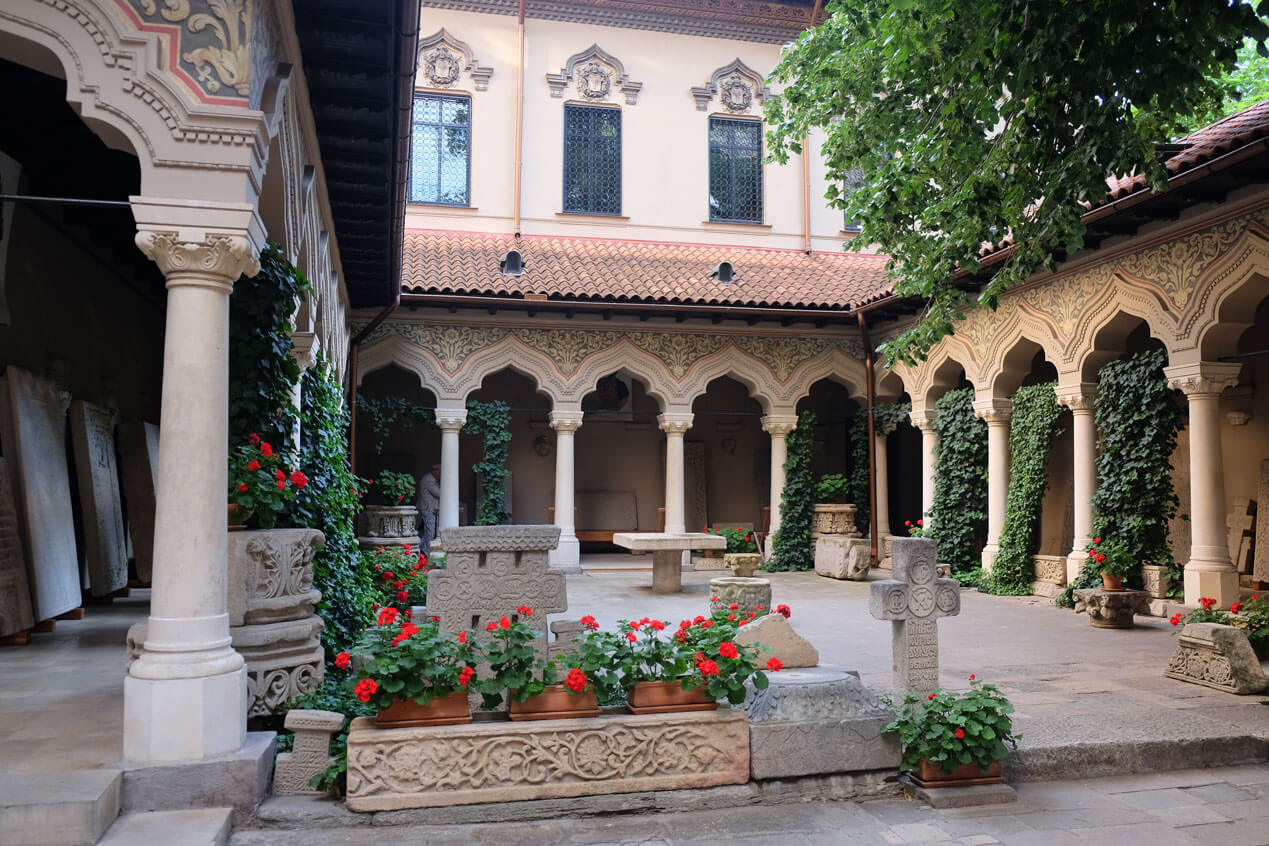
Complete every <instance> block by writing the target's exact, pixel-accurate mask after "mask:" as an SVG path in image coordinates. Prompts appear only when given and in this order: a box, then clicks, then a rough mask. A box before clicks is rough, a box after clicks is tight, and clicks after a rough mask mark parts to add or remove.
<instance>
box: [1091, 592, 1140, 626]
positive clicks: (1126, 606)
mask: <svg viewBox="0 0 1269 846" xmlns="http://www.w3.org/2000/svg"><path fill="white" fill-rule="evenodd" d="M1149 609H1150V594H1149V592H1147V591H1144V590H1102V589H1101V588H1087V589H1085V590H1077V591H1075V611H1076V612H1077V613H1078V612H1080V611H1087V612H1088V618H1089V620H1090V622H1092V624H1093V627H1094V628H1098V629H1131V628H1132V617H1133V615H1134V614H1145V613H1146V612H1147V611H1148V610H1149Z"/></svg>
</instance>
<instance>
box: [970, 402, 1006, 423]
mask: <svg viewBox="0 0 1269 846" xmlns="http://www.w3.org/2000/svg"><path fill="white" fill-rule="evenodd" d="M974 414H976V415H977V416H979V417H981V418H982V419H983V420H986V421H987V425H988V426H1003V425H1004V424H1006V423H1008V422H1009V421H1010V420H1012V419H1013V403H1012V402H1010V401H1009V400H1007V399H990V400H979V401H977V402H975V403H974Z"/></svg>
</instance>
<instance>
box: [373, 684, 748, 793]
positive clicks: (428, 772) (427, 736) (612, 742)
mask: <svg viewBox="0 0 1269 846" xmlns="http://www.w3.org/2000/svg"><path fill="white" fill-rule="evenodd" d="M670 716H672V719H667V716H666V715H665V714H644V715H642V716H639V715H634V714H628V715H627V714H619V715H604V716H600V717H589V718H585V719H571V720H536V721H529V722H518V723H512V722H477V723H471V724H469V725H464V726H431V727H421V728H396V729H380V728H376V727H375V723H374V720H372V719H370V718H365V717H361V718H358V719H356V720H354V721H353V724H352V729H351V730H350V732H349V735H348V808H349V810H352V811H390V810H398V809H402V808H432V807H438V806H447V805H470V804H475V803H479V802H513V801H520V800H528V799H556V798H566V797H572V796H591V795H595V794H600V793H633V792H638V791H644V790H679V789H685V788H698V787H714V786H716V785H721V784H744V783H745V782H746V781H748V780H749V725H748V720H747V718H746V716H745V713H744V712H743V711H733V710H731V709H727V708H720V709H719V710H717V711H697V712H689V713H682V714H673V715H670Z"/></svg>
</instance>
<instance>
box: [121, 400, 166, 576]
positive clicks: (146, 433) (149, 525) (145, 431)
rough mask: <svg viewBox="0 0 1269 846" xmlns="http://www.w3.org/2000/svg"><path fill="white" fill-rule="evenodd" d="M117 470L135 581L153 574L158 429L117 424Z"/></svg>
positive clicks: (138, 424)
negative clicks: (118, 471)
mask: <svg viewBox="0 0 1269 846" xmlns="http://www.w3.org/2000/svg"><path fill="white" fill-rule="evenodd" d="M119 465H120V466H119V469H120V476H121V477H122V480H123V496H124V500H125V501H126V502H127V503H128V534H129V535H130V536H131V538H132V560H133V561H134V562H135V563H136V567H137V578H138V579H140V580H141V581H142V582H145V583H149V581H150V579H151V578H152V576H153V574H154V495H155V491H157V490H158V487H159V427H158V426H155V425H154V424H153V423H120V424H119Z"/></svg>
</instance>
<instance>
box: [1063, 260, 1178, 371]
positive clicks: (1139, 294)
mask: <svg viewBox="0 0 1269 846" xmlns="http://www.w3.org/2000/svg"><path fill="white" fill-rule="evenodd" d="M1110 279H1111V284H1109V285H1106V286H1105V287H1103V288H1102V289H1101V290H1099V291H1098V292H1097V293H1096V294H1095V295H1094V297H1093V299H1092V300H1091V301H1090V302H1089V303H1088V304H1087V305H1086V306H1085V308H1084V309H1083V311H1082V312H1081V313H1080V319H1079V320H1078V321H1077V322H1076V324H1075V327H1074V330H1073V331H1072V334H1071V338H1070V339H1069V340H1068V341H1067V343H1066V347H1065V349H1064V350H1063V351H1062V358H1061V363H1059V362H1057V361H1055V362H1054V364H1056V365H1057V368H1058V373H1059V374H1070V373H1079V372H1081V371H1082V370H1083V369H1084V364H1085V362H1086V361H1087V360H1088V358H1089V357H1090V356H1091V355H1092V354H1093V353H1094V351H1095V350H1094V343H1095V341H1096V338H1097V335H1098V333H1099V332H1101V331H1102V330H1103V329H1105V328H1106V327H1107V326H1108V325H1109V324H1110V322H1111V321H1112V320H1114V319H1115V317H1116V316H1118V315H1120V314H1127V315H1131V316H1132V317H1136V318H1139V319H1141V320H1143V321H1145V323H1146V325H1147V326H1149V327H1150V334H1151V335H1153V336H1154V337H1156V338H1158V339H1159V340H1161V341H1162V342H1163V344H1164V346H1165V347H1167V350H1168V358H1169V360H1171V359H1172V353H1173V350H1174V348H1175V346H1176V316H1175V315H1174V314H1173V313H1172V312H1171V311H1169V310H1168V308H1167V305H1166V303H1165V301H1164V300H1163V296H1162V294H1161V293H1160V292H1159V290H1158V288H1157V287H1155V286H1154V285H1153V284H1151V283H1150V282H1148V281H1144V280H1137V279H1135V278H1133V277H1131V276H1129V275H1127V274H1126V273H1124V272H1123V271H1122V270H1119V269H1116V270H1115V272H1114V273H1112V274H1111V277H1110Z"/></svg>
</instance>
